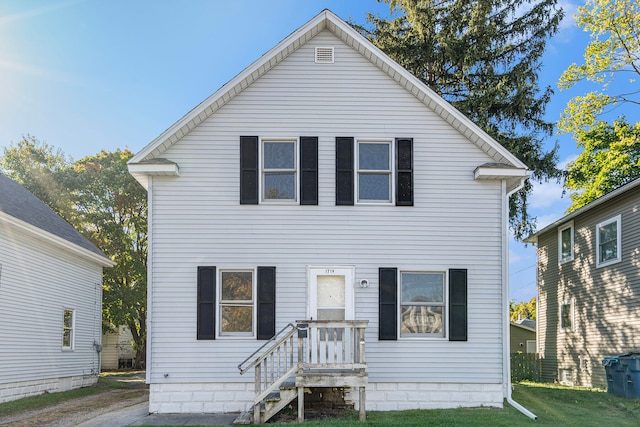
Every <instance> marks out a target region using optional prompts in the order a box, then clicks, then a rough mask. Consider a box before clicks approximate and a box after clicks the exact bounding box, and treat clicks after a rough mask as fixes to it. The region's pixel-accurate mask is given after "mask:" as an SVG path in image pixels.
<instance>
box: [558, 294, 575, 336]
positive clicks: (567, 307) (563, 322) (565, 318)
mask: <svg viewBox="0 0 640 427" xmlns="http://www.w3.org/2000/svg"><path fill="white" fill-rule="evenodd" d="M560 328H561V329H563V330H565V331H570V330H571V329H573V303H572V302H571V301H565V302H563V303H562V304H560Z"/></svg>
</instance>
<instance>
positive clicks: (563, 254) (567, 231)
mask: <svg viewBox="0 0 640 427" xmlns="http://www.w3.org/2000/svg"><path fill="white" fill-rule="evenodd" d="M558 254H559V257H558V258H559V259H558V261H559V262H560V263H563V262H568V261H573V221H571V222H569V223H568V224H565V225H563V226H562V227H559V228H558Z"/></svg>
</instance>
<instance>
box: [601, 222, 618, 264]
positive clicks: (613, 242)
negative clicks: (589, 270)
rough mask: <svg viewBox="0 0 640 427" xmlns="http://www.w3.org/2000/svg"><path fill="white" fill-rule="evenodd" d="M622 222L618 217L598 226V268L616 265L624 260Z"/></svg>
mask: <svg viewBox="0 0 640 427" xmlns="http://www.w3.org/2000/svg"><path fill="white" fill-rule="evenodd" d="M621 222H622V217H621V216H620V215H617V216H615V217H613V218H611V219H608V220H606V221H603V222H601V223H600V224H598V225H596V251H597V254H596V266H597V267H603V266H605V265H610V264H615V263H617V262H620V261H621V260H622V254H621V250H622V247H621Z"/></svg>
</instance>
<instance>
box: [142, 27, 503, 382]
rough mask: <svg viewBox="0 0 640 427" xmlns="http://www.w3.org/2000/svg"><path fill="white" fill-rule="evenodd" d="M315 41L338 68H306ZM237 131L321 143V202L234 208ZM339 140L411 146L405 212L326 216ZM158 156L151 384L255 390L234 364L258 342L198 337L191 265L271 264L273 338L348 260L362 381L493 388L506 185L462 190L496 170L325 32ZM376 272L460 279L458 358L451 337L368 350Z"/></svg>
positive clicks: (363, 208)
mask: <svg viewBox="0 0 640 427" xmlns="http://www.w3.org/2000/svg"><path fill="white" fill-rule="evenodd" d="M316 46H335V58H336V62H335V63H334V64H332V65H331V66H325V65H322V66H319V65H317V64H315V62H314V61H313V56H314V48H315V47H316ZM372 88H373V89H372ZM239 135H260V136H261V137H264V138H268V137H280V136H282V135H298V136H301V135H313V136H317V137H318V170H319V176H318V180H319V182H318V188H319V203H318V205H317V206H306V207H305V206H291V205H280V204H278V205H276V204H261V205H240V204H239V202H238V200H239V187H240V184H239V166H238V165H239V158H240V154H239V149H238V144H237V141H238V139H239ZM337 136H353V137H354V138H355V139H356V140H359V139H367V138H385V139H388V140H392V139H393V138H395V137H405V136H406V137H411V138H413V141H414V144H413V145H414V147H413V150H414V152H413V155H414V194H415V196H414V206H413V207H395V206H393V207H390V206H387V205H384V206H383V205H380V204H363V205H358V206H353V207H345V206H335V138H336V137H337ZM163 157H166V158H168V159H170V160H171V161H174V162H176V163H177V164H178V165H179V166H180V177H175V178H174V177H153V183H152V184H153V185H152V186H151V188H152V192H153V194H152V195H151V197H152V200H153V213H152V224H151V226H152V230H153V239H152V242H153V243H152V245H153V246H152V250H151V252H152V255H151V258H150V263H151V271H152V278H153V291H152V293H151V295H152V318H151V322H150V328H151V337H152V343H151V344H152V360H151V361H150V362H149V361H148V362H149V363H150V365H149V366H150V369H152V370H151V372H150V375H151V382H152V383H157V384H166V383H180V382H230V383H233V382H251V381H253V378H252V376H251V375H244V376H240V375H239V374H238V370H237V365H238V363H240V362H241V361H242V360H243V359H244V358H245V357H247V356H248V355H250V354H251V353H252V352H254V351H255V350H256V349H257V348H258V347H260V346H261V345H262V344H263V342H262V341H257V340H255V339H246V340H222V339H217V340H212V341H197V340H196V329H195V328H196V290H197V289H196V283H197V266H199V265H200V266H202V265H215V266H221V267H224V266H233V267H235V268H240V269H243V268H254V267H255V266H261V265H268V266H276V267H277V285H276V301H277V303H276V307H277V318H276V330H279V329H281V328H282V327H284V326H285V325H286V324H287V323H289V322H292V321H295V320H298V319H304V318H305V317H306V316H307V308H306V301H307V300H308V295H307V281H308V275H307V271H308V266H309V265H353V266H354V278H355V282H356V283H359V282H360V281H361V280H362V279H366V280H368V282H369V286H368V287H366V288H361V287H359V286H357V287H356V288H355V289H354V295H355V317H356V319H363V320H369V327H368V329H367V336H366V340H367V343H366V349H367V350H366V351H367V362H368V364H369V368H368V373H369V381H370V382H373V381H376V382H402V381H405V382H415V381H416V378H420V379H421V380H420V381H425V382H458V383H462V382H464V383H482V384H485V383H498V384H499V383H500V382H501V381H502V372H503V371H502V351H503V347H502V341H501V338H500V337H501V335H502V324H503V319H504V316H505V315H506V314H505V313H503V312H501V309H500V308H501V300H502V295H503V291H504V290H503V288H502V285H501V283H502V268H503V267H502V266H503V263H504V262H505V260H503V259H502V253H503V252H502V241H503V236H502V233H503V224H502V217H501V215H502V212H501V206H502V197H501V191H502V187H501V183H500V182H495V181H474V180H473V171H474V169H475V168H476V167H477V166H479V165H482V164H485V163H487V162H490V161H493V159H491V158H490V157H489V156H487V155H486V154H485V153H484V152H482V151H481V150H480V149H479V148H478V147H477V146H476V145H475V144H473V143H471V142H469V141H468V139H467V138H466V137H465V136H464V135H462V134H460V133H459V132H458V131H457V130H455V129H453V128H452V127H451V125H450V124H448V123H447V122H445V121H444V120H443V119H442V118H440V117H439V116H438V115H436V114H435V113H434V112H433V111H431V110H429V109H428V108H427V107H425V105H424V104H422V103H421V102H420V101H419V100H417V99H416V98H415V97H414V95H412V94H411V93H408V92H407V91H406V90H405V89H403V88H402V87H401V86H399V85H398V84H397V83H395V82H394V81H393V80H391V79H390V78H389V77H388V76H387V75H386V74H384V73H383V72H382V71H380V70H379V69H377V68H376V67H374V66H373V65H372V64H371V63H370V62H368V61H367V60H366V59H365V58H363V57H362V56H361V55H360V54H359V53H357V52H355V51H353V50H352V49H351V48H349V47H347V46H345V45H344V44H343V43H342V42H340V41H339V40H338V39H337V38H336V37H335V36H333V35H332V34H331V33H330V32H328V31H323V32H321V33H319V34H318V35H317V36H316V37H315V38H313V39H312V40H310V41H309V42H308V43H307V44H305V45H304V46H302V47H300V48H299V49H298V50H296V51H295V52H293V53H291V54H290V55H289V57H287V58H286V59H285V60H284V61H283V62H282V63H280V64H279V65H277V66H276V67H275V68H273V69H272V70H271V71H269V72H268V73H267V74H265V75H264V76H262V77H261V78H260V79H259V80H258V81H256V82H255V83H253V84H252V85H251V86H249V87H247V88H246V89H245V90H244V91H243V92H241V93H240V94H238V95H237V96H236V97H235V98H234V99H233V100H231V101H230V102H229V103H228V104H226V105H225V106H224V107H223V108H221V109H220V110H218V111H217V112H216V113H215V114H214V115H212V116H211V117H210V118H208V119H207V120H205V121H204V122H203V123H202V124H201V125H200V126H198V127H196V128H195V129H193V130H192V131H191V132H190V133H189V134H187V135H186V136H184V137H183V138H182V139H181V140H180V141H179V142H177V143H176V144H175V145H173V146H172V147H171V148H170V149H168V150H167V151H166V152H165V153H163ZM379 267H395V268H398V270H399V271H403V270H405V271H416V270H418V271H447V270H448V269H449V268H465V269H468V274H469V288H468V289H469V291H468V319H469V321H468V328H469V329H468V334H469V337H470V339H469V341H467V342H460V343H455V351H453V348H452V343H450V342H448V341H447V340H422V341H416V340H400V341H393V342H392V341H387V342H382V341H378V335H377V331H378V268H379ZM351 285H352V286H353V284H351ZM212 355H215V357H212ZM460 367H464V369H460ZM165 374H168V376H167V377H165Z"/></svg>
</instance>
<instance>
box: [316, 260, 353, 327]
mask: <svg viewBox="0 0 640 427" xmlns="http://www.w3.org/2000/svg"><path fill="white" fill-rule="evenodd" d="M308 316H309V319H310V320H353V319H354V304H353V267H344V266H342V267H309V312H308Z"/></svg>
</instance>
